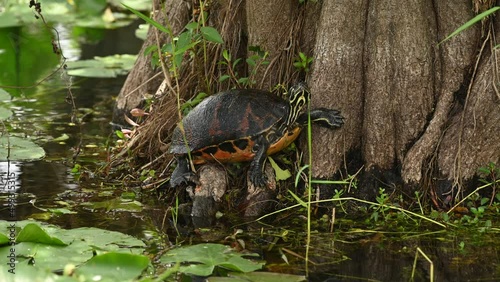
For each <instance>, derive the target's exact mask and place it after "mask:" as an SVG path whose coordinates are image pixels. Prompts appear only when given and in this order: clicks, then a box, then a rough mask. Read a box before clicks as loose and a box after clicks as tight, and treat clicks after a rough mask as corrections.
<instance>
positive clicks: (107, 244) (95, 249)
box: [0, 220, 149, 281]
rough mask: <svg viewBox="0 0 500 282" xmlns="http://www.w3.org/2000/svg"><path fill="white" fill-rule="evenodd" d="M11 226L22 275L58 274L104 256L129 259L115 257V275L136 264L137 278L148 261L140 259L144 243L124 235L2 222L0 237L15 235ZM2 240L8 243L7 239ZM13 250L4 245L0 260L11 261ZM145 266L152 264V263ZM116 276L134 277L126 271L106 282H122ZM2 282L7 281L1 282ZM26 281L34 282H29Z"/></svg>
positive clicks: (25, 222)
mask: <svg viewBox="0 0 500 282" xmlns="http://www.w3.org/2000/svg"><path fill="white" fill-rule="evenodd" d="M12 225H15V229H16V230H17V233H18V236H17V238H16V246H15V251H16V254H15V255H16V260H17V261H18V263H16V265H15V268H16V270H17V271H19V272H21V271H22V272H23V273H24V272H25V270H30V269H31V270H33V269H34V268H39V269H50V270H51V271H56V270H61V269H63V268H64V267H65V266H66V265H67V264H73V265H83V264H84V263H85V262H90V261H91V259H92V258H93V257H95V255H96V254H97V256H99V255H102V254H105V253H109V254H112V253H115V254H116V253H119V254H125V255H129V256H121V255H114V256H113V258H110V263H112V264H113V265H114V268H113V269H114V271H115V272H120V271H125V270H123V269H125V268H130V265H129V264H130V263H132V262H134V263H137V264H138V265H137V267H136V268H134V271H135V272H134V273H135V274H134V275H135V277H137V276H139V275H140V274H141V273H142V270H143V269H144V268H143V265H144V264H145V259H147V258H145V257H142V256H137V255H139V254H140V253H142V252H143V251H144V247H145V244H144V242H142V241H141V240H138V239H136V238H134V237H132V236H129V235H126V234H123V233H119V232H114V231H108V230H103V229H99V228H77V229H70V230H66V229H61V228H59V227H57V226H54V225H45V224H41V223H39V222H36V221H31V220H25V221H18V222H15V223H13V222H8V221H2V220H0V235H3V236H5V237H7V235H10V234H12V233H15V232H14V231H13V230H12ZM1 238H2V237H0V239H1ZM3 239H4V241H5V238H3ZM10 248H11V247H10V246H9V245H2V246H1V247H0V256H1V257H8V256H9V252H10V251H11V250H10ZM105 258H106V257H105ZM108 258H109V257H108ZM124 258H128V260H129V261H131V262H127V260H126V259H124ZM33 263H34V264H33ZM97 264H99V260H97ZM146 264H149V260H148V261H147V263H146ZM108 266H109V264H108ZM99 267H104V266H99ZM138 268H140V270H138ZM35 272H36V271H35ZM102 275H105V274H104V273H103V274H102ZM116 275H131V274H130V272H129V271H125V273H123V274H119V273H116V274H115V275H114V276H112V277H110V278H107V280H106V281H123V280H114V279H113V278H114V277H115V276H116ZM0 277H1V276H0ZM35 277H36V276H34V277H32V278H35ZM103 277H104V276H103ZM0 281H5V280H2V279H0ZM7 281H8V280H7ZM24 281H35V280H34V279H26V280H24ZM88 281H90V280H88ZM100 281H103V280H100Z"/></svg>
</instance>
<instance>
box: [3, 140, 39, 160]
mask: <svg viewBox="0 0 500 282" xmlns="http://www.w3.org/2000/svg"><path fill="white" fill-rule="evenodd" d="M44 156H45V151H44V150H43V149H42V148H41V147H40V146H38V145H36V144H35V143H33V142H31V141H30V140H28V139H24V138H20V137H15V136H5V135H4V136H1V137H0V161H3V160H11V161H13V160H15V161H27V160H39V159H41V158H43V157H44Z"/></svg>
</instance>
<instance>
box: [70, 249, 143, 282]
mask: <svg viewBox="0 0 500 282" xmlns="http://www.w3.org/2000/svg"><path fill="white" fill-rule="evenodd" d="M148 265H149V259H148V257H146V256H143V255H134V254H125V253H106V254H102V255H97V256H95V257H93V258H92V259H90V260H89V261H88V262H87V263H85V264H84V265H82V266H81V267H79V268H77V269H76V271H75V274H76V275H78V276H80V275H83V276H84V277H86V279H88V281H103V280H104V281H109V280H110V281H126V280H131V279H134V278H136V277H138V276H140V275H141V274H142V272H143V271H144V269H146V267H148ZM97 277H100V279H99V280H96V279H97Z"/></svg>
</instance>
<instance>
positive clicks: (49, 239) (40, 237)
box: [16, 223, 67, 246]
mask: <svg viewBox="0 0 500 282" xmlns="http://www.w3.org/2000/svg"><path fill="white" fill-rule="evenodd" d="M16 242H18V243H19V242H32V243H42V244H46V245H54V246H66V245H67V244H66V243H64V242H63V241H61V240H60V239H59V238H56V237H53V236H50V235H49V234H47V232H45V230H43V229H42V228H41V227H40V226H39V225H37V224H35V223H30V224H27V225H26V226H25V227H24V228H23V229H21V231H20V232H19V234H18V235H17V238H16Z"/></svg>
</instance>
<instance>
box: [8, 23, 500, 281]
mask: <svg viewBox="0 0 500 282" xmlns="http://www.w3.org/2000/svg"><path fill="white" fill-rule="evenodd" d="M134 29H135V26H132V27H127V28H122V29H117V30H112V31H106V34H105V35H104V36H103V37H102V39H101V40H100V41H98V42H94V43H93V44H87V45H83V46H79V48H78V49H74V48H75V47H74V45H72V44H67V45H63V46H62V47H63V49H65V50H64V51H65V52H66V53H67V54H69V53H71V54H76V55H75V56H77V57H79V58H81V59H82V58H84V59H86V58H92V57H94V56H104V55H109V54H115V53H124V52H123V51H124V50H128V51H129V53H136V52H138V48H139V47H140V42H138V41H137V40H135V39H134V37H133V31H134ZM62 34H64V33H62ZM117 38H119V42H118V41H117ZM62 39H63V40H65V39H64V38H62ZM68 40H69V39H68ZM76 45H78V44H76ZM33 67H35V66H33ZM55 76H56V77H54V78H52V79H49V80H48V81H46V82H44V83H43V84H42V85H41V86H39V87H37V88H35V89H36V91H34V92H36V93H34V94H33V95H31V96H27V97H28V98H22V99H21V98H15V99H14V100H13V101H12V102H10V103H9V105H10V109H11V110H12V111H13V113H14V114H13V116H12V117H11V118H10V119H9V120H8V121H6V122H5V125H2V126H3V127H4V129H3V130H6V128H8V129H9V132H10V134H13V135H14V134H16V135H19V134H21V135H25V136H30V137H31V138H32V140H34V142H35V143H37V144H39V145H40V146H41V147H43V149H44V150H45V152H46V157H45V158H44V159H42V160H38V161H30V162H14V161H11V162H0V181H1V182H0V184H2V185H1V187H0V205H1V213H0V219H2V220H9V221H12V220H24V219H29V218H34V219H37V220H40V221H46V222H49V223H52V224H55V225H58V226H60V227H62V228H65V229H73V228H78V227H97V228H102V229H107V230H112V231H118V232H122V233H125V234H129V235H132V236H134V237H136V238H138V239H141V240H143V241H144V242H146V244H147V245H148V251H149V252H150V253H156V252H159V251H161V250H162V249H163V248H165V246H167V247H168V246H171V245H172V244H175V243H177V242H178V241H179V240H180V241H181V242H184V244H187V242H188V241H190V240H191V241H193V242H217V243H221V242H226V243H227V242H228V241H229V242H231V240H230V239H229V240H228V239H227V238H226V237H228V236H229V235H231V234H233V232H234V229H236V228H241V229H243V230H244V231H243V233H242V234H241V235H239V236H238V238H239V239H242V240H244V241H245V243H246V247H247V248H248V249H250V250H251V251H253V252H256V253H258V254H260V255H261V257H260V258H261V259H263V260H265V261H266V264H265V270H267V271H271V272H277V273H291V274H298V275H304V274H305V267H304V260H303V258H301V257H300V256H302V255H303V254H304V253H305V246H304V238H305V234H304V230H305V229H304V228H303V227H304V226H305V225H304V220H303V218H302V216H300V215H298V214H295V215H293V216H292V217H293V218H284V219H281V220H279V222H280V225H277V223H274V224H275V225H274V226H272V227H270V226H264V225H257V226H255V225H254V224H252V225H245V224H243V225H241V223H243V222H238V221H237V220H232V221H231V222H229V220H224V219H223V220H221V222H223V223H222V224H217V225H216V226H214V227H213V228H212V229H208V230H198V231H196V232H194V231H193V230H190V229H189V227H187V228H186V229H185V230H180V232H181V236H180V237H177V235H176V231H175V230H174V228H173V227H172V224H171V220H170V219H169V218H166V219H165V218H164V215H165V212H164V211H165V209H166V207H165V206H162V205H161V202H158V201H155V200H154V199H151V197H152V196H151V193H149V194H148V195H146V196H144V198H141V197H140V196H139V197H137V196H136V197H132V198H133V201H128V200H123V199H124V195H127V193H126V192H128V191H126V189H127V188H125V187H122V185H121V183H114V184H113V183H109V181H108V182H103V181H101V180H100V179H96V178H92V177H91V176H88V177H82V178H81V180H80V181H76V180H75V177H74V176H75V172H74V171H72V169H73V168H74V164H73V161H72V156H73V154H74V153H75V151H74V148H76V147H77V146H78V145H79V143H80V142H82V146H81V148H82V152H81V154H80V156H79V157H78V158H77V162H76V163H77V164H79V165H80V166H83V167H86V168H93V169H97V168H98V167H100V165H102V164H103V163H104V161H105V159H106V149H105V148H106V146H107V144H108V142H109V141H110V140H113V138H110V136H111V134H112V131H111V127H110V125H109V122H110V118H111V112H112V108H113V100H112V96H113V95H116V94H117V93H118V92H119V89H120V87H121V85H122V84H123V81H124V77H119V78H115V79H109V78H107V79H95V78H90V79H81V78H77V77H75V78H73V94H74V97H75V103H76V106H77V107H78V109H79V110H78V111H79V113H80V116H82V114H84V115H85V117H84V118H83V124H82V126H81V128H79V127H77V126H75V125H73V124H72V123H71V106H70V105H69V104H68V103H67V102H66V99H65V97H66V95H67V90H66V89H65V80H64V79H60V78H59V77H57V76H58V74H56V75H55ZM57 89H59V90H57ZM134 192H136V193H135V194H136V195H140V194H141V193H140V191H134ZM12 195H15V205H11V204H12V200H11V199H12ZM125 198H126V197H125ZM65 209H68V210H71V211H73V212H74V213H67V212H66V211H65ZM366 217H369V214H367V215H366ZM365 219H366V218H362V219H359V220H358V221H359V222H358V221H352V220H342V219H339V218H337V224H336V225H335V230H334V232H333V233H330V232H329V231H328V228H327V226H328V224H325V226H324V227H322V226H318V227H317V230H319V231H318V232H313V234H312V243H311V249H310V259H311V263H310V264H309V277H310V281H408V280H409V278H410V276H411V272H412V268H413V263H414V259H415V256H416V254H417V248H420V249H421V250H422V251H423V253H425V254H426V255H427V256H429V258H430V260H431V261H432V263H433V268H434V273H435V274H434V277H435V279H436V280H435V281H500V244H499V242H500V240H499V239H500V238H499V230H498V225H497V226H496V227H495V225H493V228H491V229H489V230H487V231H484V230H481V229H480V228H471V230H465V229H460V228H457V229H456V230H449V229H445V228H439V227H436V226H432V225H430V226H429V224H427V223H423V225H425V226H428V227H426V228H425V229H422V230H423V231H422V230H418V231H415V230H405V228H404V227H402V226H397V225H394V226H393V227H392V229H393V230H389V229H391V227H390V226H387V225H386V226H384V227H379V228H377V227H375V228H373V229H371V230H370V229H369V228H367V227H366V225H365V226H364V225H363V222H364V220H365ZM382 226H383V225H382ZM313 229H314V228H313ZM413 229H415V228H413ZM388 230H389V231H388ZM233 242H234V241H233ZM294 254H298V256H297V255H294ZM284 258H286V261H285V259H284ZM0 261H1V260H0ZM430 271H431V268H430V264H429V262H427V261H426V260H425V259H424V258H423V256H422V255H419V256H418V260H417V264H416V274H415V277H416V278H415V281H428V280H429V276H430Z"/></svg>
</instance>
